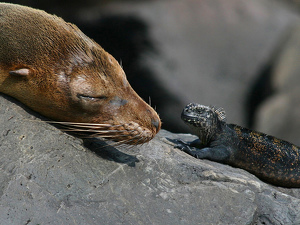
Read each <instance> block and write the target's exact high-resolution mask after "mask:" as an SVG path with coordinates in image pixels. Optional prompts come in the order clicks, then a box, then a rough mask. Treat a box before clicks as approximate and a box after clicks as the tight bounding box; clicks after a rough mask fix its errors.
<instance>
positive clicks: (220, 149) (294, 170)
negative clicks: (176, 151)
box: [178, 103, 300, 188]
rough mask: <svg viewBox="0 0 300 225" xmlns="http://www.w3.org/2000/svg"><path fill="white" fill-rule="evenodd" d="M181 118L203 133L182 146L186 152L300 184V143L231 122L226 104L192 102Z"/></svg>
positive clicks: (273, 181) (274, 181)
mask: <svg viewBox="0 0 300 225" xmlns="http://www.w3.org/2000/svg"><path fill="white" fill-rule="evenodd" d="M181 118H182V120H183V121H184V122H185V123H186V124H187V125H188V126H189V127H191V128H192V130H193V131H194V132H195V134H197V136H198V137H199V140H196V141H194V142H192V143H191V144H186V143H183V142H182V143H181V144H180V145H179V146H178V147H180V148H181V150H183V151H185V152H186V153H188V154H190V155H192V156H194V157H196V158H199V159H209V160H212V161H216V162H220V163H225V164H229V165H231V166H235V167H239V168H242V169H245V170H247V171H249V172H250V173H253V174H254V175H256V176H257V177H259V178H260V179H262V180H264V181H267V182H269V183H271V184H274V185H277V186H282V187H298V188H299V187H300V147H298V146H296V145H293V144H291V143H289V142H287V141H284V140H281V139H279V138H276V137H273V136H271V135H267V134H264V133H261V132H257V131H254V130H250V129H247V128H244V127H241V126H238V125H235V124H228V123H226V116H225V111H224V110H223V109H222V108H215V107H208V106H204V105H200V104H197V103H190V104H188V105H187V106H186V107H185V108H184V109H183V111H182V114H181ZM195 146H196V147H197V148H196V147H195Z"/></svg>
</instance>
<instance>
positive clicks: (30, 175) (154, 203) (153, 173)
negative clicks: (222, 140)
mask: <svg viewBox="0 0 300 225" xmlns="http://www.w3.org/2000/svg"><path fill="white" fill-rule="evenodd" d="M14 102H15V101H14V100H13V99H11V98H9V97H7V96H4V97H2V96H0V123H1V127H2V129H1V131H0V152H1V156H0V224H239V225H241V224H299V223H300V191H299V190H298V189H284V188H278V187H274V186H271V185H268V184H266V183H264V182H261V181H260V180H259V179H257V178H256V177H255V176H254V175H251V174H249V173H248V172H246V171H244V170H241V169H237V168H232V167H230V166H227V165H222V164H218V163H215V162H210V161H207V160H198V159H195V158H192V157H190V156H189V155H187V154H185V153H184V152H181V151H180V150H178V149H176V148H174V146H173V145H174V144H173V142H172V140H174V139H177V138H181V139H183V140H186V141H191V140H194V139H195V136H192V135H189V134H173V133H170V132H168V131H165V130H162V131H161V132H159V134H158V135H157V136H156V137H155V138H154V139H153V140H152V141H151V142H149V143H147V144H144V145H142V146H138V147H130V146H121V147H118V148H117V149H116V148H113V147H110V146H106V143H105V142H101V141H96V140H90V141H82V140H81V139H78V138H75V137H73V136H70V135H68V134H66V133H63V132H62V131H60V130H58V129H57V128H55V127H53V126H51V125H49V124H47V123H45V122H43V121H41V120H40V119H38V118H36V117H35V116H34V115H32V112H31V114H29V113H28V112H30V110H27V109H26V108H23V107H22V106H21V105H19V104H15V103H14ZM105 146H106V147H105Z"/></svg>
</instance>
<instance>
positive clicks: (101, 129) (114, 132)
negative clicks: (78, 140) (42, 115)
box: [49, 121, 154, 145]
mask: <svg viewBox="0 0 300 225" xmlns="http://www.w3.org/2000/svg"><path fill="white" fill-rule="evenodd" d="M49 123H52V124H58V125H60V126H61V129H62V130H64V131H66V132H74V133H75V134H77V135H79V136H80V137H82V138H103V139H105V140H111V141H114V142H116V144H115V145H120V144H129V145H139V144H143V143H145V142H148V141H150V140H151V139H152V138H153V137H154V135H153V132H152V131H150V130H149V129H147V128H143V127H141V126H140V125H139V124H137V123H135V122H130V123H126V124H121V125H112V124H98V123H74V122H58V121H49Z"/></svg>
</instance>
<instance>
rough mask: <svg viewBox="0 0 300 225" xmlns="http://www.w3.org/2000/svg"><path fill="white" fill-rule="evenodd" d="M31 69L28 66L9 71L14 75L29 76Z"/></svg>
mask: <svg viewBox="0 0 300 225" xmlns="http://www.w3.org/2000/svg"><path fill="white" fill-rule="evenodd" d="M29 72H30V71H29V69H28V68H21V69H18V70H12V71H9V74H10V75H13V76H22V77H23V76H28V75H29Z"/></svg>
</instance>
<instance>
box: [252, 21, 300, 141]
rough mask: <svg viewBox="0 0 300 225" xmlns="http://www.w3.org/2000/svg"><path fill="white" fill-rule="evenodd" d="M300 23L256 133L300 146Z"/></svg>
mask: <svg viewBox="0 0 300 225" xmlns="http://www.w3.org/2000/svg"><path fill="white" fill-rule="evenodd" d="M299 59H300V22H299V23H298V24H296V25H295V26H294V29H293V31H292V32H291V34H290V36H289V38H288V41H287V43H286V44H285V46H284V47H283V50H282V51H281V53H280V54H279V56H278V60H277V63H276V66H275V68H274V70H273V74H272V77H271V82H272V84H273V88H274V94H273V95H272V96H271V97H270V98H268V99H266V101H264V102H263V104H262V105H261V106H260V108H259V110H258V111H257V114H256V125H255V129H257V130H261V131H263V132H266V133H268V134H272V135H274V136H276V137H279V138H282V139H285V140H288V141H290V142H293V143H295V144H297V145H299V146H300V139H299V134H300V117H299V115H300V99H299V96H300V64H299Z"/></svg>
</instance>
